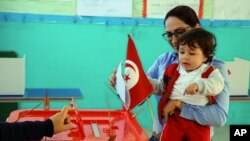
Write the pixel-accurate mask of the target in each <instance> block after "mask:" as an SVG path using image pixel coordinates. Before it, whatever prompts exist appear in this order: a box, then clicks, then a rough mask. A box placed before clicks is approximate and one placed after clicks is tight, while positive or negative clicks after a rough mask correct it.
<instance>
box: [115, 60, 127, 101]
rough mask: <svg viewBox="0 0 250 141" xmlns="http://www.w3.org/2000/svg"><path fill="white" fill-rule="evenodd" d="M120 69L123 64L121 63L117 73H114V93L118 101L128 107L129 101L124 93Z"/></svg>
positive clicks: (124, 86)
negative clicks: (115, 92) (117, 95)
mask: <svg viewBox="0 0 250 141" xmlns="http://www.w3.org/2000/svg"><path fill="white" fill-rule="evenodd" d="M122 68H123V63H122V62H121V63H120V64H119V66H118V68H117V72H116V85H115V88H116V91H117V93H118V94H119V96H120V99H121V100H122V102H123V103H124V104H125V105H126V106H128V105H129V100H128V96H127V93H126V85H125V82H124V79H123V75H122Z"/></svg>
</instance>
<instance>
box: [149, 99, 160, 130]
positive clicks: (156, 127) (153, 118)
mask: <svg viewBox="0 0 250 141" xmlns="http://www.w3.org/2000/svg"><path fill="white" fill-rule="evenodd" d="M147 104H148V108H149V112H150V116H151V118H152V121H153V125H154V127H155V129H156V134H158V133H159V132H158V126H157V124H156V121H155V117H154V113H153V109H152V106H151V103H150V100H149V98H147Z"/></svg>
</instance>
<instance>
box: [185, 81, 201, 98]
mask: <svg viewBox="0 0 250 141" xmlns="http://www.w3.org/2000/svg"><path fill="white" fill-rule="evenodd" d="M198 90H199V86H198V85H197V84H196V83H193V84H191V85H189V86H187V88H186V89H185V91H184V94H187V95H195V94H197V92H198Z"/></svg>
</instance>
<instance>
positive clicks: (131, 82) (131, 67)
mask: <svg viewBox="0 0 250 141" xmlns="http://www.w3.org/2000/svg"><path fill="white" fill-rule="evenodd" d="M125 63H126V68H125V72H124V74H125V75H124V76H125V78H124V79H125V83H126V86H127V88H128V90H129V89H131V88H133V87H134V86H135V85H136V84H137V82H138V80H139V70H138V67H137V65H136V64H135V63H134V62H133V61H131V60H126V62H125Z"/></svg>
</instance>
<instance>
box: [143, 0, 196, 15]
mask: <svg viewBox="0 0 250 141" xmlns="http://www.w3.org/2000/svg"><path fill="white" fill-rule="evenodd" d="M178 5H188V6H190V7H191V8H193V9H194V11H195V12H196V14H197V15H198V12H199V6H200V0H148V1H147V17H149V18H164V17H165V15H166V13H167V12H168V11H169V10H171V9H173V8H174V7H176V6H178Z"/></svg>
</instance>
